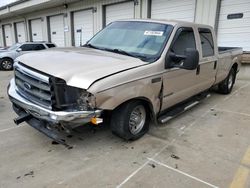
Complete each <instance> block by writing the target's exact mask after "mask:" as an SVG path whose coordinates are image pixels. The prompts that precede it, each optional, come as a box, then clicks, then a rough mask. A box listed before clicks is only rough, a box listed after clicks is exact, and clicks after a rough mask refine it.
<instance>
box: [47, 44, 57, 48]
mask: <svg viewBox="0 0 250 188" xmlns="http://www.w3.org/2000/svg"><path fill="white" fill-rule="evenodd" d="M46 46H47V47H48V48H54V47H56V46H55V45H54V44H49V43H47V44H46Z"/></svg>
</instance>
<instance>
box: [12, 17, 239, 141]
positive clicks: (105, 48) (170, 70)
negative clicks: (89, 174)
mask: <svg viewBox="0 0 250 188" xmlns="http://www.w3.org/2000/svg"><path fill="white" fill-rule="evenodd" d="M241 54H242V49H241V48H230V47H217V43H216V37H215V33H214V31H213V29H212V27H210V26H207V25H199V24H194V23H188V22H181V21H167V20H165V21H164V20H134V19H133V20H122V21H116V22H113V23H111V24H109V25H108V26H107V27H106V28H104V29H103V30H102V31H100V32H99V33H97V34H96V35H95V36H94V37H93V38H92V39H91V40H90V41H88V42H87V43H86V44H85V45H84V46H83V47H79V48H55V49H50V50H46V51H43V52H36V53H29V54H25V55H23V56H20V57H18V58H17V60H16V62H15V65H14V74H15V77H14V78H13V79H12V80H11V82H10V85H9V86H8V95H9V98H10V100H11V101H12V103H13V108H14V110H15V111H16V113H17V114H19V117H18V118H16V119H15V122H16V124H19V123H21V122H23V121H26V122H27V123H28V124H30V125H31V126H33V127H34V128H36V129H38V130H39V131H41V132H43V133H44V134H46V135H47V136H49V137H51V138H52V139H55V140H56V141H58V142H60V143H63V141H62V140H61V137H59V136H58V134H57V133H58V131H66V132H70V130H72V129H73V128H75V127H78V126H82V125H84V124H85V123H89V122H92V123H94V124H98V123H101V122H102V121H103V120H104V121H105V119H107V118H110V128H111V130H112V132H113V133H115V134H116V135H118V136H120V137H122V138H125V139H129V140H134V139H137V138H140V137H141V136H142V135H144V134H145V133H146V132H147V131H148V130H149V124H150V121H151V120H153V122H155V123H165V122H167V121H168V120H169V119H171V118H173V117H175V116H176V115H178V114H180V113H182V112H183V111H185V110H187V109H189V108H190V107H192V106H194V104H197V103H198V101H199V100H200V99H201V98H203V96H206V95H205V94H206V92H207V91H208V90H209V89H210V88H211V87H215V86H216V87H217V90H218V91H219V92H220V93H223V94H228V93H230V92H231V90H232V88H233V85H234V83H235V78H236V74H237V73H238V71H239V67H240V64H239V62H240V59H239V58H240V55H241Z"/></svg>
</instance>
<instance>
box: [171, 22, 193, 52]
mask: <svg viewBox="0 0 250 188" xmlns="http://www.w3.org/2000/svg"><path fill="white" fill-rule="evenodd" d="M187 48H193V49H196V44H195V36H194V31H193V29H192V28H186V27H185V28H179V29H178V30H177V32H176V36H175V38H174V43H173V45H172V47H171V49H170V50H171V52H173V53H175V54H176V55H184V54H185V50H186V49H187Z"/></svg>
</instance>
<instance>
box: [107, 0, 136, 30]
mask: <svg viewBox="0 0 250 188" xmlns="http://www.w3.org/2000/svg"><path fill="white" fill-rule="evenodd" d="M128 18H134V2H133V1H129V2H122V3H117V4H113V5H106V7H105V23H106V25H108V24H109V23H110V22H113V21H116V20H120V19H128Z"/></svg>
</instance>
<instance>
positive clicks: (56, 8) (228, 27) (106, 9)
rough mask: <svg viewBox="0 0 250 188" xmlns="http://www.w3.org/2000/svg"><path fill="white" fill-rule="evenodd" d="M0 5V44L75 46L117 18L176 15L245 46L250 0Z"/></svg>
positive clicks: (36, 0)
mask: <svg viewBox="0 0 250 188" xmlns="http://www.w3.org/2000/svg"><path fill="white" fill-rule="evenodd" d="M11 2H12V3H10V4H7V5H5V6H2V7H0V46H10V45H12V44H13V43H15V42H23V41H28V40H29V41H51V42H54V43H56V44H57V45H58V46H79V45H80V44H84V43H85V42H86V41H87V40H88V39H90V38H91V37H92V36H93V35H94V34H95V33H96V32H98V31H99V30H100V29H102V28H103V27H105V25H107V24H109V23H110V22H112V21H114V20H118V19H123V18H157V19H179V20H186V21H191V22H197V23H204V24H209V25H212V26H213V27H214V28H215V30H216V31H217V35H218V42H219V45H221V46H223V45H224V46H240V47H243V49H244V51H250V0H237V1H235V0H16V1H14V2H13V0H12V1H11Z"/></svg>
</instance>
